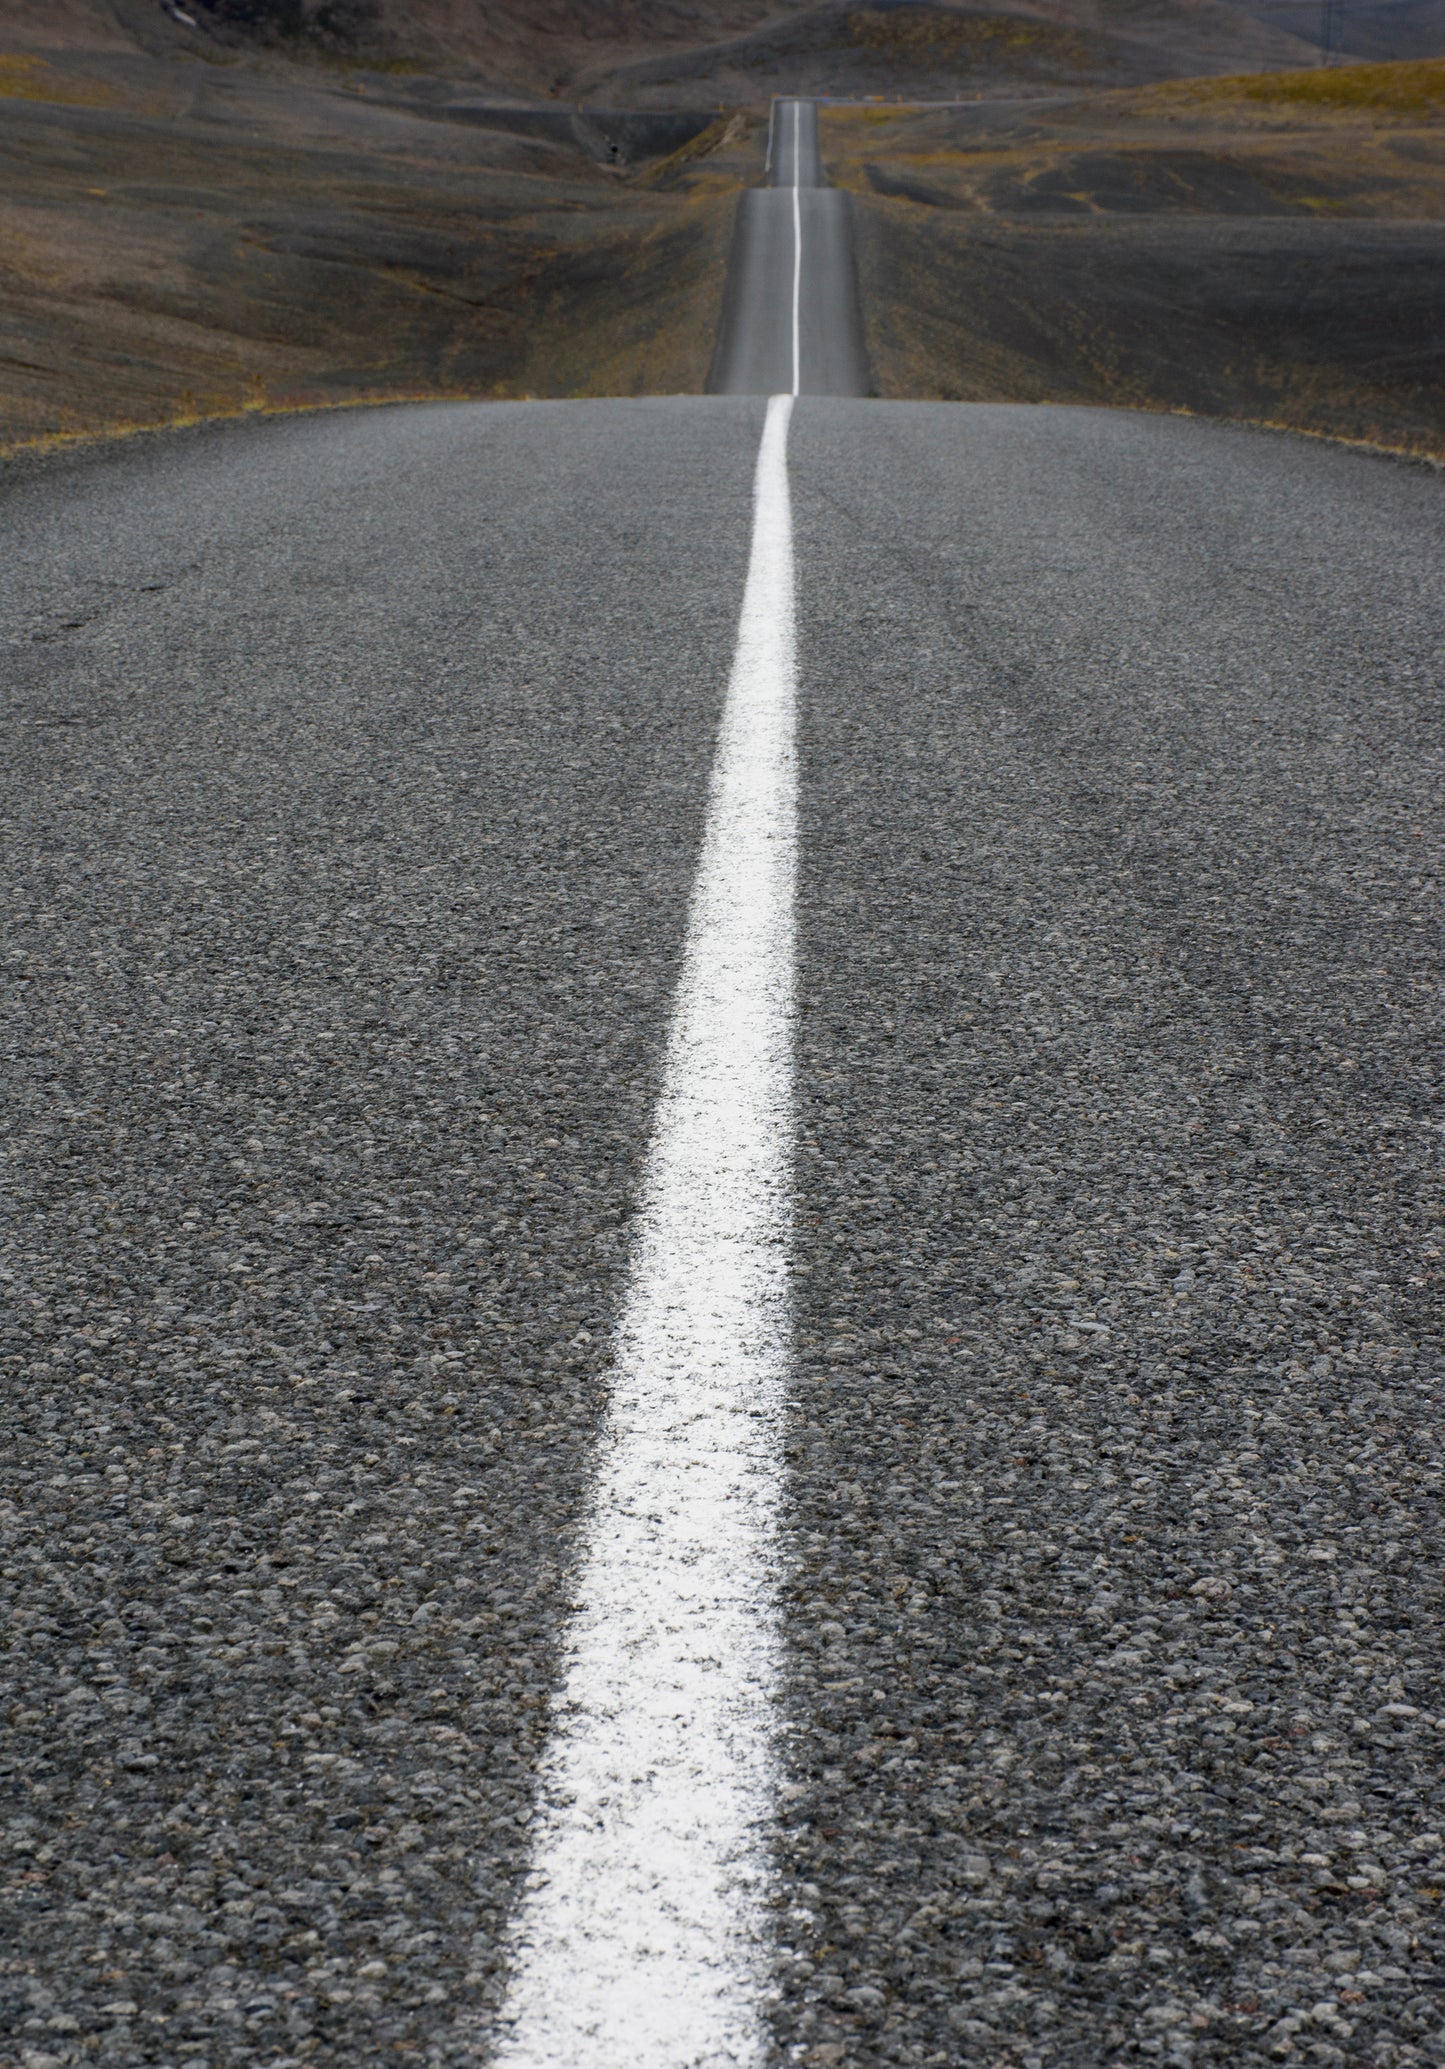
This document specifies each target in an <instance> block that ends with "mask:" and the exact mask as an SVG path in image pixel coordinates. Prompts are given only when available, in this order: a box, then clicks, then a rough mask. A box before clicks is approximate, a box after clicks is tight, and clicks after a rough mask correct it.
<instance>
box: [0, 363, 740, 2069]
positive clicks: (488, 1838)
mask: <svg viewBox="0 0 1445 2069" xmlns="http://www.w3.org/2000/svg"><path fill="white" fill-rule="evenodd" d="M761 418H762V412H761V409H760V408H758V407H755V406H754V405H752V404H750V403H740V402H731V403H722V402H719V403H692V404H690V405H688V406H686V408H685V409H681V408H679V407H677V406H675V405H666V404H649V403H640V404H635V405H634V404H626V403H611V404H601V405H587V404H574V405H567V406H560V407H559V406H551V405H534V406H525V405H501V406H496V407H492V408H472V407H456V408H450V407H436V408H430V409H412V410H404V411H378V412H354V413H349V414H347V415H344V416H339V417H338V416H329V417H324V418H312V419H306V420H293V421H292V422H290V423H278V424H268V425H254V424H253V425H249V426H243V427H238V428H236V429H234V430H230V431H219V432H218V431H210V432H204V433H195V434H192V435H190V436H182V437H179V438H162V439H159V440H156V441H151V442H148V443H146V444H144V445H141V446H133V447H131V448H129V449H126V450H124V451H122V452H121V453H120V454H119V455H117V456H116V457H115V458H114V459H112V460H110V461H108V462H105V463H99V464H98V463H94V462H92V463H86V464H76V463H73V462H72V463H67V464H65V465H62V466H61V467H60V469H59V470H58V471H45V472H40V473H36V472H35V471H34V470H31V471H30V472H29V473H28V474H26V475H23V476H21V477H19V478H18V479H17V480H15V481H14V483H13V485H12V487H11V489H10V491H9V493H8V494H7V495H6V496H5V498H4V500H3V501H0V531H3V544H0V564H3V566H4V568H5V570H6V579H5V591H6V595H5V603H4V621H3V639H4V646H5V672H6V676H7V681H8V684H9V691H10V703H9V711H8V716H7V725H6V730H5V753H6V760H7V763H8V768H7V773H6V778H5V793H6V799H7V805H6V820H7V846H8V850H9V854H8V863H7V868H6V881H7V885H8V890H7V899H8V909H7V914H6V925H5V936H6V948H7V955H8V963H7V971H8V985H7V992H8V998H7V1009H6V1011H7V1023H6V1026H7V1031H6V1035H5V1047H6V1069H5V1083H6V1095H5V1096H6V1109H7V1111H6V1121H5V1127H6V1149H7V1153H8V1166H9V1178H8V1192H9V1197H8V1201H7V1204H6V1208H5V1215H4V1253H3V1268H4V1271H5V1275H6V1281H7V1283H6V1288H5V1290H6V1293H7V1296H8V1298H7V1303H6V1305H7V1314H6V1319H5V1322H4V1330H5V1337H6V1340H5V1342H4V1344H3V1346H0V1350H3V1357H4V1364H3V1372H4V1396H5V1403H6V1407H5V1438H4V1448H3V1456H0V1478H3V1482H4V1485H3V1488H0V1501H3V1503H4V1506H3V1508H0V1520H3V1553H0V1561H3V1563H0V1577H3V1588H4V1594H5V1599H6V1604H7V1608H6V1615H5V1619H4V1622H5V1628H6V1646H7V1649H6V1651H5V1653H4V1655H3V1664H0V1686H3V1701H0V1715H3V1719H4V1725H3V1733H0V1761H3V1784H4V1805H3V1811H0V1835H3V1839H4V1844H5V1847H6V1861H5V1871H6V1872H5V1873H4V1875H3V1878H0V1879H3V1885H4V1890H5V1895H4V1899H3V1901H4V1906H5V1922H4V1925H3V1927H0V1941H3V1947H4V1953H3V1957H0V1959H3V1973H0V1986H3V1993H4V1994H3V2003H0V2034H3V2035H4V2036H5V2038H4V2039H0V2059H4V2060H5V2061H6V2062H7V2063H9V2062H18V2063H19V2064H21V2065H23V2069H55V2065H71V2064H78V2063H81V2062H85V2063H91V2062H97V2063H103V2064H112V2065H116V2069H120V2065H131V2064H137V2063H145V2064H160V2063H167V2064H178V2063H182V2062H184V2063H186V2064H188V2065H190V2069H200V2065H201V2064H203V2063H204V2064H207V2065H216V2069H219V2065H222V2064H235V2065H242V2064H244V2065H246V2069H250V2065H252V2064H258V2063H265V2064H268V2065H273V2069H274V2065H278V2064H280V2063H282V2062H286V2061H305V2062H308V2063H338V2064H341V2063H345V2064H347V2065H348V2069H351V2065H355V2064H358V2063H366V2062H373V2061H391V2060H398V2061H400V2060H413V2059H414V2060H419V2061H423V2060H424V2061H427V2062H438V2063H442V2062H450V2061H453V2060H456V2061H472V2060H475V2059H476V2046H477V2028H478V2024H479V2022H481V2021H484V2019H485V2017H486V2013H487V2008H488V2005H489V2004H490V2002H491V2001H492V1998H493V1995H494V1992H495V1988H496V1983H497V1975H496V1970H497V1965H498V1960H499V1955H498V1951H497V1950H498V1931H499V1926H500V1921H501V1915H502V1912H503V1910H504V1908H505V1904H506V1900H507V1897H508V1893H509V1891H510V1888H511V1886H512V1881H513V1878H514V1877H515V1874H516V1872H517V1870H518V1869H519V1867H520V1865H521V1860H522V1847H523V1832H522V1824H523V1821H524V1820H525V1817H526V1815H527V1812H528V1808H529V1792H530V1785H531V1775H532V1771H533V1766H534V1760H535V1755H536V1749H537V1745H538V1740H539V1737H540V1734H541V1731H542V1728H543V1725H544V1721H545V1713H544V1706H545V1702H546V1698H547V1695H548V1693H549V1689H550V1686H551V1682H552V1679H553V1675H554V1661H555V1650H554V1645H555V1636H556V1632H557V1628H558V1622H559V1618H560V1617H561V1616H562V1615H563V1613H564V1612H565V1609H566V1604H567V1594H566V1590H567V1572H568V1560H569V1554H570V1548H571V1544H572V1529H573V1525H574V1523H575V1522H576V1520H577V1518H578V1515H579V1513H580V1507H581V1501H582V1497H583V1493H584V1491H585V1487H586V1485H587V1480H588V1473H589V1465H590V1459H591V1448H592V1441H593V1435H594V1430H595V1426H596V1417H597V1412H598V1409H599V1407H600V1395H601V1365H602V1361H603V1359H604V1358H605V1355H606V1332H607V1329H608V1326H609V1324H610V1322H611V1320H612V1316H613V1313H614V1310H615V1304H616V1297H617V1288H618V1281H619V1274H620V1271H621V1268H622V1265H623V1263H624V1261H625V1256H626V1229H627V1221H628V1215H629V1212H630V1209H631V1205H632V1201H633V1195H634V1186H635V1183H636V1178H637V1171H638V1163H639V1157H640V1152H641V1150H642V1148H643V1146H644V1145H645V1142H646V1139H647V1134H648V1129H649V1125H650V1120H651V1114H652V1110H653V1105H654V1101H655V1095H656V1072H657V1066H658V1063H659V1061H660V1055H661V1044H662V1039H663V1034H664V1031H665V1026H666V1018H667V1011H668V1007H669V1004H670V996H671V989H672V984H673V980H674V976H675V969H676V959H677V955H678V951H679V946H680V941H681V935H682V927H683V922H684V917H685V910H686V901H687V898H688V894H689V891H690V888H691V881H692V875H693V870H694V865H695V859H696V847H697V841H698V837H699V833H700V827H701V818H702V812H703V808H704V804H705V799H706V783H707V776H708V771H709V767H710V764H711V758H712V747H713V737H714V732H715V727H716V721H717V716H718V712H719V710H720V708H721V700H722V695H723V691H724V688H725V686H726V681H727V675H728V669H729V666H730V663H731V656H732V643H733V636H734V632H735V628H736V622H737V608H738V600H739V597H740V594H741V587H742V580H743V574H744V570H745V567H746V557H747V550H748V537H749V523H750V506H751V486H752V473H753V466H754V461H755V457H756V450H757V439H758V435H759V431H760V428H761ZM12 2050H13V2051H12Z"/></svg>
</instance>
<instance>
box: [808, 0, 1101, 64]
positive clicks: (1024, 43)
mask: <svg viewBox="0 0 1445 2069" xmlns="http://www.w3.org/2000/svg"><path fill="white" fill-rule="evenodd" d="M847 29H848V36H849V39H850V41H852V42H853V43H855V44H861V45H862V46H863V48H864V49H866V50H886V51H887V52H888V53H889V54H890V55H891V56H892V57H894V58H897V59H901V60H903V61H904V62H909V61H911V62H913V63H915V64H920V65H936V64H939V63H941V62H943V61H944V60H945V59H948V58H959V57H964V56H967V55H968V54H969V53H970V52H971V51H980V50H986V51H989V52H993V51H997V50H1032V49H1041V48H1046V49H1048V50H1050V51H1057V52H1059V53H1060V54H1064V53H1069V54H1071V55H1072V54H1075V53H1078V52H1082V51H1083V50H1084V47H1085V46H1084V45H1083V43H1082V41H1081V39H1080V38H1079V37H1077V36H1073V35H1070V33H1069V31H1068V30H1067V29H1060V28H1056V27H1055V26H1054V24H1053V23H1052V22H1030V21H1024V20H1022V19H1021V18H1020V17H1019V16H1018V15H1014V14H968V15H960V14H945V13H941V12H939V11H938V10H937V9H935V8H932V7H890V8H887V9H883V8H873V7H861V8H859V9H858V10H857V12H856V13H853V14H850V15H849V16H848V18H847Z"/></svg>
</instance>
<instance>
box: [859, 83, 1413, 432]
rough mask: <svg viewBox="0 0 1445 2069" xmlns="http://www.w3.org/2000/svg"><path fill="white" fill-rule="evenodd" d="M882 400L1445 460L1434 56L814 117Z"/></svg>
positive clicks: (863, 110) (862, 110) (864, 110)
mask: <svg viewBox="0 0 1445 2069" xmlns="http://www.w3.org/2000/svg"><path fill="white" fill-rule="evenodd" d="M824 148H825V151H826V154H827V158H828V163H829V166H830V168H831V171H832V173H833V176H834V178H835V179H837V180H838V181H839V182H840V183H841V184H843V185H846V186H848V187H851V188H852V190H853V191H854V194H855V196H856V197H857V199H856V212H857V218H858V227H859V261H860V270H861V274H862V284H863V300H864V308H865V312H866V318H867V322H868V326H869V332H870V347H871V350H872V354H873V362H874V367H875V371H876V373H877V375H878V379H879V386H880V389H881V392H882V393H884V394H885V395H892V396H933V397H951V398H961V399H969V400H980V401H999V400H1015V401H1017V400H1024V401H1038V402H1084V403H1106V404H1114V405H1120V404H1123V405H1129V406H1134V407H1143V408H1152V409H1174V410H1190V411H1198V412H1200V413H1203V414H1209V415H1219V416H1226V417H1235V418H1244V419H1249V420H1253V421H1256V422H1267V423H1273V424H1279V425H1283V426H1288V427H1290V428H1293V429H1297V430H1302V431H1311V432H1317V433H1323V434H1326V435H1329V436H1332V437H1342V438H1349V439H1357V440H1360V441H1362V442H1366V443H1370V444H1375V445H1380V446H1384V447H1387V448H1391V449H1394V450H1401V451H1408V452H1414V453H1419V454H1426V455H1430V456H1432V457H1435V458H1437V459H1438V458H1442V457H1445V62H1441V61H1435V62H1430V63H1412V64H1382V65H1353V66H1347V67H1340V68H1337V69H1329V70H1316V71H1292V72H1283V73H1268V74H1257V75H1246V76H1242V77H1233V78H1210V79H1200V80H1185V81H1179V82H1173V83H1169V84H1165V85H1158V86H1152V87H1149V88H1146V89H1144V90H1141V91H1134V92H1130V93H1108V94H1097V95H1090V96H1084V97H1078V96H1068V97H1061V98H1059V99H1057V100H1053V101H1050V102H1047V103H1046V102H1035V103H1033V104H1031V105H1023V106H1019V105H1014V106H1011V107H1005V106H1002V105H998V104H995V105H994V106H993V107H989V106H987V105H984V106H981V107H976V108H968V109H938V110H923V109H917V110H912V111H910V110H907V109H899V108H893V109H883V108H877V109H859V108H853V109H832V110H829V111H828V113H827V116H826V120H825V146H824Z"/></svg>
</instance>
